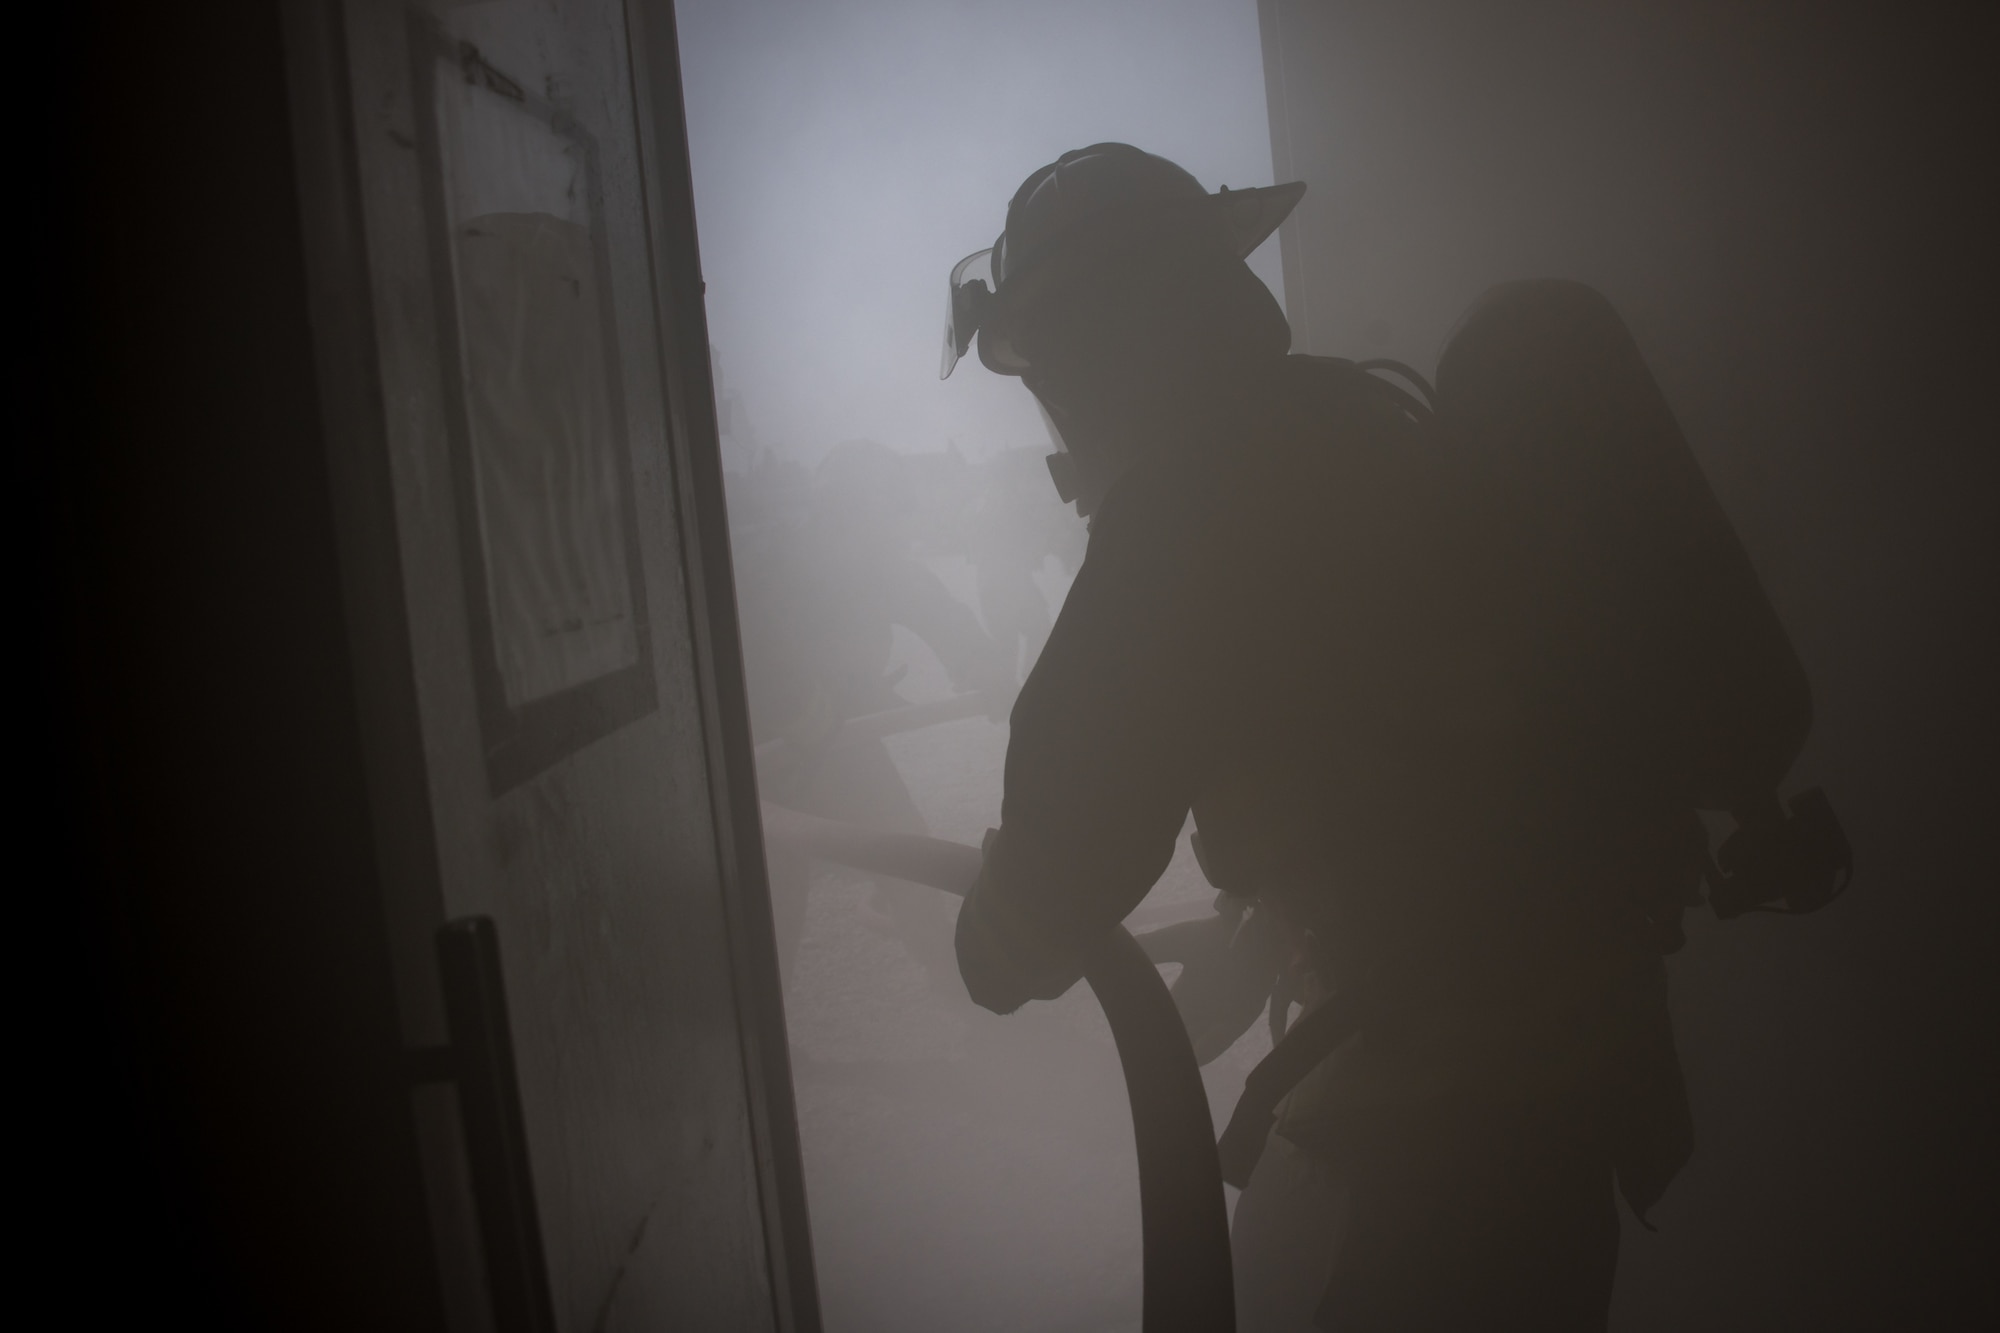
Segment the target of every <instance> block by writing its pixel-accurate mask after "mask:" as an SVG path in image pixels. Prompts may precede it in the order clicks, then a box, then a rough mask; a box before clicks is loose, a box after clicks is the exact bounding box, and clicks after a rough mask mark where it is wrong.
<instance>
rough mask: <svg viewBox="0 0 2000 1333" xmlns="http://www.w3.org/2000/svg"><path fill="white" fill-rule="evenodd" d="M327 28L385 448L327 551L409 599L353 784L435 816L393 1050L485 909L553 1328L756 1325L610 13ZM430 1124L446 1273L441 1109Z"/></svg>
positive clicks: (712, 840)
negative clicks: (380, 790) (497, 959)
mask: <svg viewBox="0 0 2000 1333" xmlns="http://www.w3.org/2000/svg"><path fill="white" fill-rule="evenodd" d="M340 37H341V40H342V41H343V43H344V48H345V69H346V78H347V83H348V87H347V93H348V105H349V108H350V112H351V119H352V123H351V133H352V140H351V151H352V168H353V172H354V179H355V182H356V186H357V188H356V191H355V193H356V197H357V212H358V218H357V225H358V229H359V232H360V235H361V238H362V242H363V245H362V252H363V254H364V255H365V282H366V288H367V298H368V304H369V306H370V308H371V310H372V319H371V320H370V322H369V323H370V327H369V328H368V330H367V333H368V336H369V338H370V339H371V340H372V373H373V376H374V378H375V381H376V389H375V392H376V394H377V396H378V398H379V408H380V421H379V432H378V433H376V434H375V435H373V436H371V434H370V433H369V432H367V431H360V430H357V431H354V432H352V433H351V434H350V435H349V436H348V437H347V438H344V439H343V438H336V440H335V441H334V448H335V449H336V451H338V450H341V449H354V450H369V449H377V450H380V451H382V453H383V455H384V459H383V461H384V462H385V463H386V466H384V467H380V468H374V469H371V468H370V467H368V466H360V465H356V466H354V467H351V468H349V469H347V473H346V475H348V476H349V477H350V481H349V484H348V485H347V486H346V487H345V489H344V493H343V494H342V495H341V496H340V503H341V505H342V508H343V511H344V512H343V516H342V517H343V523H342V529H343V533H344V534H345V540H346V541H347V542H348V544H349V545H350V546H354V545H357V544H359V545H362V546H365V547H367V548H368V549H367V550H365V551H359V552H355V551H350V552H349V553H348V554H349V558H350V565H355V564H359V565H369V564H370V563H371V561H372V562H373V564H375V565H378V566H379V565H380V564H381V563H382V560H383V559H384V552H385V551H388V552H393V562H394V564H395V567H396V568H397V569H398V570H399V572H400V580H399V583H400V586H399V591H400V594H401V601H402V607H401V610H400V611H399V612H397V614H396V616H395V620H396V621H397V624H396V625H394V626H393V627H391V628H392V629H393V630H394V631H396V632H394V633H385V634H381V635H377V636H374V637H370V636H366V635H362V636H357V644H358V645H359V647H358V649H357V652H358V653H359V654H360V655H361V656H362V657H363V659H364V660H362V661H361V662H360V663H359V666H360V669H361V671H362V673H363V674H364V676H366V675H368V674H370V673H374V674H375V675H376V676H378V677H381V676H384V675H385V674H388V675H393V674H394V673H397V672H402V673H404V675H406V676H407V678H408V680H409V686H408V690H407V693H408V694H409V695H410V700H409V712H410V714H411V720H412V731H413V737H412V739H413V746H412V748H411V750H410V751H409V752H407V753H403V754H400V755H394V754H392V755H390V756H388V757H387V758H383V759H381V760H379V761H378V763H377V768H378V770H380V769H381V768H383V767H384V766H388V767H394V766H396V765H402V766H403V767H404V768H405V769H407V768H408V767H409V766H410V765H412V764H417V765H420V766H421V769H422V778H421V783H420V784H418V788H417V789H419V790H421V791H422V793H423V796H424V797H425V798H426V799H427V803H428V812H427V817H426V818H425V819H423V820H421V821H415V820H412V818H411V817H410V814H409V810H408V809H407V808H404V809H402V810H400V811H390V812H388V813H386V814H384V815H383V816H381V818H382V819H384V820H388V821H393V820H395V819H401V821H402V822H403V824H405V825H409V826H414V825H417V824H421V834H422V835H423V836H413V837H406V838H403V839H400V840H392V841H385V843H384V844H383V846H384V854H385V856H388V857H391V858H392V859H394V860H396V862H397V864H396V865H394V866H392V867H390V869H391V872H392V878H393V880H394V882H395V883H396V884H398V885H399V886H401V887H400V888H399V890H398V893H399V895H400V897H399V901H397V902H396V903H394V904H392V908H391V913H390V916H391V920H390V929H391V933H392V936H393V939H394V946H395V953H396V957H397V960H398V987H399V994H400V998H401V1003H402V1006H403V1011H404V1015H405V1036H406V1039H407V1040H408V1041H409V1042H410V1043H412V1044H413V1045H417V1044H425V1043H431V1042H435V1041H437V1040H439V1039H440V1038H441V1037H442V1036H443V1035H444V1033H443V1031H442V1023H441V1018H440V1015H439V1005H438V997H437V985H436V978H435V963H434V958H433V954H432V952H431V947H430V932H431V931H432V930H434V929H435V927H436V926H437V925H439V924H441V923H442V922H443V921H445V920H447V919H450V918H454V917H460V916H466V915H474V914H479V915H489V916H491V917H493V918H494V919H495V921H496V923H497V926H498V931H499V938H500V943H501V949H502V955H503V960H504V966H505V972H506V977H507V989H508V999H509V1007H510V1009H511V1011H512V1022H513V1031H514V1037H515V1045H516V1059H517V1063H518V1067H519V1073H520V1081H521V1092H522V1101H523V1108H524V1112H525V1117H526V1121H527V1127H528V1135H529V1139H530V1146H531V1155H532V1160H533V1168H534V1175H535V1186H536V1191H537V1194H538V1200H539V1205H540V1213H541V1219H542V1224H543V1229H544V1236H545V1244H546V1249H547V1252H548V1257H549V1264H550V1269H551V1280H552V1285H553V1288H554V1292H555V1301H556V1308H557V1312H558V1318H559V1320H560V1321H561V1323H562V1324H563V1326H564V1327H566V1328H577V1329H585V1328H589V1329H601V1328H602V1329H616V1328H627V1327H630V1328H642V1327H659V1326H663V1325H664V1324H665V1323H666V1322H668V1321H671V1322H672V1323H674V1324H675V1325H679V1326H688V1327H715V1328H723V1327H726V1328H732V1329H738V1328H741V1329H753V1328H768V1327H776V1326H778V1322H779V1318H780V1315H779V1310H780V1308H781V1305H782V1300H783V1298H782V1297H781V1298H778V1299H776V1300H774V1296H773V1263H772V1259H771V1247H770V1246H769V1245H768V1244H767V1241H766V1236H767V1229H768V1228H770V1227H772V1226H775V1225H776V1224H775V1223H774V1222H773V1221H772V1220H771V1219H769V1218H768V1217H767V1216H766V1202H765V1201H766V1200H767V1198H768V1197H769V1196H770V1191H769V1188H768V1185H769V1182H768V1181H761V1180H760V1176H759V1171H760V1169H766V1170H767V1169H768V1167H767V1166H766V1167H761V1168H760V1162H767V1161H768V1158H769V1152H768V1150H765V1149H762V1148H760V1145H759V1142H758V1139H757V1135H758V1133H759V1132H760V1130H759V1129H758V1128H757V1127H758V1126H761V1125H763V1124H765V1123H766V1118H767V1116H768V1108H766V1107H761V1106H758V1105H753V1100H752V1099H753V1093H752V1091H751V1089H752V1088H753V1087H758V1088H761V1086H762V1085H761V1084H758V1083H756V1082H755V1081H754V1080H750V1079H748V1078H746V1058H753V1057H748V1056H746V1051H754V1049H755V1047H756V1042H757V1041H758V1040H761V1039H763V1038H762V1037H760V1036H759V1035H758V1034H755V1033H746V1031H745V1025H746V1022H749V1021H752V1020H746V1018H745V1017H744V1015H743V1014H742V1013H741V1012H740V1006H739V1002H738V996H739V994H740V986H741V985H742V982H741V980H740V978H739V977H738V975H737V971H736V965H735V963H733V962H732V960H733V959H740V957H741V956H742V953H741V951H742V950H743V949H744V948H745V947H746V941H745V940H744V939H743V938H740V932H741V925H740V921H739V917H740V915H741V914H740V913H739V912H737V911H735V910H733V909H732V906H731V904H730V903H729V902H728V901H726V900H725V896H724V895H725V892H726V891H727V890H726V889H725V884H726V883H727V882H728V880H727V879H726V877H725V875H724V873H723V872H724V868H723V866H722V865H721V864H720V860H719V853H718V846H719V844H718V822H717V813H716V810H715V808H714V804H713V801H712V798H711V792H710V785H709V784H710V782H711V780H712V775H713V772H714V766H713V764H712V761H711V754H710V747H711V746H712V745H714V744H716V741H715V739H714V737H713V736H712V735H710V734H709V728H708V727H706V726H705V724H704V716H705V711H704V710H705V707H707V706H709V705H707V704H706V703H705V700H704V696H703V689H704V686H703V683H702V679H701V676H700V673H699V672H698V670H697V666H696V661H697V659H696V651H697V632H696V626H695V625H694V623H693V622H692V620H691V614H692V613H691V610H690V593H689V582H688V570H687V567H686V557H685V551H686V549H687V548H686V536H687V535H686V533H684V532H683V530H682V522H681V518H680V514H681V509H680V507H679V506H680V503H681V497H679V496H678V495H677V494H676V492H675V477H676V475H677V469H676V466H675V464H674V459H673V453H672V451H673V448H674V447H675V442H674V441H673V440H672V439H670V435H669V432H670V430H671V425H670V422H671V421H672V420H673V414H671V413H670V411H669V404H668V402H667V398H666V388H665V385H666V375H665V367H664V364H663V357H662V348H661V344H660V329H661V326H662V325H661V312H660V310H659V307H658V304H657V299H658V298H657V295H656V293H657V291H658V287H657V285H656V283H655V275H654V259H653V256H652V254H651V251H650V241H649V228H648V219H647V216H646V209H645V203H644V201H645V198H646V181H645V179H644V176H643V173H642V157H641V142H642V141H641V137H640V135H639V132H638V124H637V119H636V113H635V96H634V88H633V79H632V72H631V71H632V69H633V57H632V52H631V50H630V49H629V46H628V37H627V16H626V15H625V13H624V10H623V7H622V6H621V5H619V4H617V3H612V2H610V0H579V2H578V3H571V4H560V5H557V4H531V3H498V4H484V5H474V6H463V5H449V4H440V5H437V6H435V7H427V6H410V5H404V4H398V3H386V2H384V0H355V3H350V4H347V5H345V6H343V7H341V10H340ZM468 90H470V91H468ZM453 99H456V100H453ZM468 99H471V100H468ZM468 106H470V107H471V110H467V109H466V107H468ZM452 116H457V117H459V121H460V122H465V123H471V124H473V128H472V129H471V130H467V129H466V128H465V124H464V123H445V124H443V125H441V124H440V122H441V121H446V122H449V119H450V117H452ZM566 172H567V173H570V174H569V175H567V176H566V175H565V173H566ZM309 197H310V196H309ZM510 303H511V304H510ZM566 321H567V322H566ZM552 330H554V331H556V332H552ZM558 335H560V336H558ZM683 443H684V442H683ZM537 468H540V469H542V470H543V472H545V473H546V474H547V475H546V476H545V477H544V476H541V475H539V474H538V473H537V471H536V469H537ZM370 476H375V477H377V478H378V479H379V481H378V483H377V484H373V485H371V484H370V483H369V481H368V478H369V477H370ZM607 478H608V479H609V480H607ZM551 496H553V497H556V499H555V500H554V501H548V497H551ZM545 501H548V502H547V503H545ZM355 614H356V616H357V617H359V618H362V619H366V618H367V617H368V616H370V615H376V616H377V617H378V618H379V617H380V615H381V612H380V611H379V608H376V609H371V608H370V607H368V606H360V607H358V608H357V609H356V612H355ZM593 617H594V619H593ZM621 617H622V620H621V619H620V618H621ZM606 625H609V626H610V629H608V630H606V629H604V626H606ZM371 644H373V645H375V646H374V647H373V648H371V647H369V645H371ZM382 693H383V694H384V695H385V696H393V695H395V694H396V693H397V691H396V690H394V689H387V690H384V691H382ZM524 736H526V737H527V738H528V743H523V740H522V738H523V737H524ZM383 785H384V784H382V783H378V787H380V786H383ZM389 785H394V784H389ZM402 785H403V787H404V789H405V794H406V800H405V806H406V807H407V806H408V805H409V804H410V803H411V802H410V801H409V800H408V799H407V798H408V797H410V796H413V795H414V792H412V791H410V790H409V788H410V784H409V783H407V782H405V783H403V784H402ZM751 919H752V921H753V923H754V921H755V914H754V913H753V914H751ZM732 931H736V932H738V935H739V937H738V938H732ZM748 947H751V948H760V947H761V948H764V949H768V948H769V944H768V940H764V941H762V942H761V943H760V942H759V941H756V940H751V941H748ZM779 1039H780V1040H782V1037H781V1036H780V1038H779ZM418 1114H419V1118H420V1122H421V1123H422V1125H423V1127H424V1129H423V1132H424V1137H425V1141H426V1150H427V1153H428V1155H429V1157H430V1158H431V1159H432V1160H431V1161H430V1163H429V1168H428V1169H429V1170H430V1171H431V1172H432V1176H433V1179H432V1180H431V1182H430V1187H431V1194H432V1199H433V1209H434V1212H435V1213H436V1214H437V1217H438V1225H439V1229H440V1231H441V1233H451V1234H441V1238H440V1245H441V1250H443V1251H444V1252H446V1267H447V1269H451V1268H452V1267H453V1266H454V1263H456V1266H457V1267H458V1268H459V1269H461V1270H462V1269H465V1268H466V1267H467V1266H468V1265H467V1262H466V1261H464V1260H463V1259H462V1257H461V1259H459V1260H453V1259H452V1258H451V1254H452V1253H454V1252H461V1251H462V1250H463V1248H464V1242H463V1236H462V1234H459V1233H462V1232H463V1230H464V1227H463V1214H464V1213H465V1211H466V1210H465V1208H464V1206H463V1194H464V1190H465V1183H464V1180H463V1175H464V1172H463V1167H462V1165H461V1164H459V1163H458V1162H456V1161H455V1160H452V1155H453V1153H454V1152H455V1151H457V1144H456V1141H455V1132H454V1129H453V1127H452V1124H451V1123H450V1122H451V1113H450V1109H449V1106H448V1103H447V1102H446V1101H444V1100H441V1099H439V1098H438V1097H436V1096H435V1095H433V1094H425V1095H424V1096H423V1097H422V1098H420V1105H419V1112H418ZM787 1115H788V1112H781V1114H780V1115H779V1121H780V1122H781V1123H782V1124H784V1125H786V1126H787V1127H788V1125H789V1122H788V1119H787ZM454 1247H456V1250H455V1249H454ZM459 1285H460V1286H461V1287H462V1286H463V1285H464V1283H463V1282H461V1283H459ZM459 1304H460V1305H461V1306H467V1307H469V1306H471V1305H474V1304H476V1302H474V1301H469V1300H461V1301H460V1302H459ZM463 1322H466V1323H468V1325H469V1326H476V1325H477V1323H478V1322H479V1315H478V1313H477V1311H476V1310H474V1311H472V1312H471V1313H469V1314H467V1315H466V1316H465V1318H464V1320H463ZM788 1322H789V1319H788Z"/></svg>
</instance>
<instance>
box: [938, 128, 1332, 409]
mask: <svg viewBox="0 0 2000 1333" xmlns="http://www.w3.org/2000/svg"><path fill="white" fill-rule="evenodd" d="M1305 192H1306V187H1305V183H1304V182H1303V181H1293V182H1292V183H1290V184H1288V185H1267V186H1262V187H1259V188H1256V189H1248V190H1232V189H1230V188H1229V187H1228V186H1226V185H1225V186H1223V187H1222V189H1220V190H1218V191H1217V192H1216V193H1214V194H1210V193H1209V192H1208V191H1206V190H1204V189H1202V188H1201V182H1200V181H1197V180H1196V179H1195V178H1194V177H1193V176H1192V175H1190V174H1189V173H1188V172H1187V171H1186V170H1184V169H1183V168H1181V167H1179V166H1176V165H1175V164H1174V163H1172V162H1169V161H1167V159H1165V158H1164V157H1156V156H1154V155H1153V154H1152V153H1147V152H1142V151H1141V150H1139V149H1137V148H1134V147H1132V145H1130V144H1122V143H1100V144H1092V145H1091V146H1090V147H1088V148H1079V149H1076V150H1075V151H1073V152H1068V153H1064V154H1063V155H1062V156H1061V157H1059V158H1057V159H1056V160H1055V161H1054V162H1052V163H1050V164H1049V165H1048V166H1045V167H1043V168H1042V169H1041V170H1039V171H1037V172H1035V173H1034V174H1033V175H1031V176H1029V177H1028V179H1027V180H1025V181H1023V182H1022V183H1021V188H1020V189H1019V190H1017V191H1015V193H1014V198H1013V200H1012V202H1010V203H1009V204H1008V205H1007V225H1006V229H1005V230H1004V231H1002V232H1001V233H1000V238H999V239H998V240H996V241H995V242H994V243H993V246H992V248H991V249H987V250H980V251H978V252H976V253H974V254H970V255H967V256H966V257H965V258H964V259H961V260H959V261H958V263H957V264H956V265H954V266H953V268H952V270H951V293H950V301H949V304H948V305H947V307H946V309H945V331H944V364H943V366H942V367H941V369H940V370H939V372H938V378H940V379H943V378H945V377H947V376H949V375H950V374H951V371H952V367H953V366H955V365H957V364H958V361H959V358H960V357H962V356H964V355H965V353H966V351H967V350H968V349H969V348H970V347H971V346H972V339H973V336H974V335H975V334H977V335H978V337H979V359H980V361H981V362H982V363H984V364H985V366H986V368H987V369H988V370H992V371H995V372H996V373H998V374H1002V375H1019V374H1021V373H1022V372H1023V371H1024V370H1026V369H1028V364H1027V361H1026V360H1025V359H1024V358H1023V357H1022V356H1021V354H1020V353H1019V352H1018V351H1017V350H1016V349H1015V347H1014V344H1013V339H1012V336H1011V331H1010V329H1009V327H1008V325H1009V323H1010V320H1009V316H1010V315H1011V314H1012V313H1013V311H1012V310H1011V309H1010V299H1009V298H1010V297H1014V296H1016V295H1017V294H1018V292H1019V290H1020V286H1021V282H1022V278H1023V276H1024V275H1026V274H1028V273H1029V272H1030V271H1032V270H1033V269H1035V268H1036V267H1037V266H1038V265H1040V264H1041V263H1042V262H1043V261H1044V260H1046V259H1047V258H1048V257H1049V256H1050V255H1051V254H1052V253H1054V252H1056V251H1057V250H1059V249H1061V248H1062V247H1063V246H1064V245H1065V244H1066V243H1069V242H1072V241H1074V240H1076V239H1078V238H1079V237H1081V236H1083V235H1085V234H1102V233H1103V231H1104V230H1105V229H1107V228H1109V229H1119V228H1124V229H1131V228H1136V227H1138V226H1140V225H1142V224H1144V223H1146V222H1147V221H1151V220H1163V219H1167V218H1171V217H1173V216H1174V215H1175V214H1181V215H1183V216H1184V217H1185V218H1186V219H1187V220H1189V221H1191V222H1198V223H1205V224H1207V225H1211V226H1213V227H1214V228H1215V229H1216V234H1217V236H1218V238H1219V239H1220V241H1221V243H1222V244H1223V245H1224V246H1225V247H1227V248H1228V250H1229V251H1230V252H1232V253H1233V254H1234V255H1235V256H1236V257H1237V258H1238V259H1245V258H1248V257H1249V255H1250V252H1251V251H1252V250H1255V249H1256V248H1257V247H1258V246H1259V245H1261V244H1263V242H1264V240H1265V238H1266V237H1268V236H1269V235H1270V234H1271V233H1272V232H1274V231H1276V230H1277V229H1278V224H1279V223H1281V222H1283V221H1284V220H1285V216H1286V215H1287V214H1288V213H1290V212H1291V211H1292V208H1293V206H1294V205H1296V204H1297V203H1298V202H1299V198H1300V196H1302V195H1304V194H1305Z"/></svg>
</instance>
